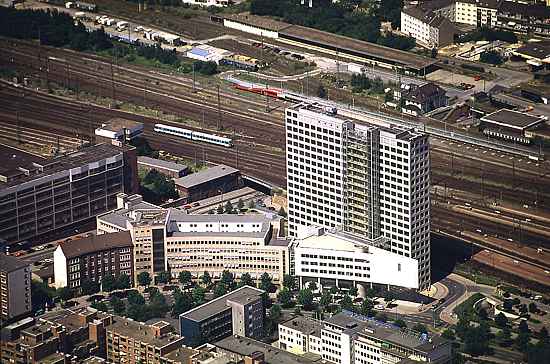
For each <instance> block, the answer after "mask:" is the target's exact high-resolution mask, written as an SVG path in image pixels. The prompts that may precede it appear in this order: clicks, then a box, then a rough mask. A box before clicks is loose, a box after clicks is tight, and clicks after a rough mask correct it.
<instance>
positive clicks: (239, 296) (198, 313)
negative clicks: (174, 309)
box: [180, 286, 264, 321]
mask: <svg viewBox="0 0 550 364" xmlns="http://www.w3.org/2000/svg"><path fill="white" fill-rule="evenodd" d="M263 293H264V291H263V290H261V289H258V288H254V287H250V286H244V287H241V288H238V289H236V290H234V291H233V292H229V293H227V294H225V295H223V296H221V297H218V298H215V299H213V300H212V301H210V302H207V303H204V304H202V305H200V306H198V307H195V308H193V309H191V310H189V311H187V312H184V313H182V314H181V315H180V319H181V318H182V317H185V318H187V319H189V320H193V321H203V320H205V319H207V318H209V317H212V316H214V315H216V314H218V313H220V312H223V311H225V310H226V309H228V308H229V306H228V305H227V301H232V302H238V303H242V304H245V303H247V302H249V301H251V300H255V299H257V298H259V297H260V296H261V295H262V294H263Z"/></svg>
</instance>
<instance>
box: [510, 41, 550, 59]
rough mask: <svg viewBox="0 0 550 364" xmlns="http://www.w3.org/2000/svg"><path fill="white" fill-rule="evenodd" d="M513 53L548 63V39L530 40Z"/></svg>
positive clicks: (549, 44)
mask: <svg viewBox="0 0 550 364" xmlns="http://www.w3.org/2000/svg"><path fill="white" fill-rule="evenodd" d="M513 53H514V54H517V55H520V56H523V57H528V58H535V59H536V60H539V61H541V62H543V61H544V62H549V63H550V41H541V42H531V43H526V44H524V45H523V46H521V47H519V48H518V49H516V50H515V51H513Z"/></svg>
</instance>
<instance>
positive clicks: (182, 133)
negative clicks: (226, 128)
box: [154, 124, 233, 148]
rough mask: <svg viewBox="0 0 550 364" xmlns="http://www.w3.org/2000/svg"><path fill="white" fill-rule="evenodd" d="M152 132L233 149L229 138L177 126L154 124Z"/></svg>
mask: <svg viewBox="0 0 550 364" xmlns="http://www.w3.org/2000/svg"><path fill="white" fill-rule="evenodd" d="M154 130H155V131H156V132H157V133H163V134H169V135H175V136H179V137H182V138H184V139H188V140H196V141H198V142H204V143H209V144H215V145H220V146H222V147H226V148H231V147H233V140H231V139H230V138H226V137H222V136H218V135H214V134H208V133H202V132H199V131H192V130H188V129H184V128H179V127H177V126H170V125H165V124H155V128H154Z"/></svg>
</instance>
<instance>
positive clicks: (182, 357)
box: [163, 347, 198, 363]
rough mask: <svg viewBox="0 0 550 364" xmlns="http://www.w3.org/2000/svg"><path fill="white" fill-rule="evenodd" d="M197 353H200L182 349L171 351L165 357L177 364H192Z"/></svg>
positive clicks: (185, 348)
mask: <svg viewBox="0 0 550 364" xmlns="http://www.w3.org/2000/svg"><path fill="white" fill-rule="evenodd" d="M197 353H198V351H197V350H195V349H191V348H187V347H181V348H177V349H176V350H173V351H171V352H170V353H168V354H165V355H163V357H164V358H166V359H168V360H172V361H174V362H176V363H188V362H191V361H190V359H191V357H192V356H194V355H196V354H197Z"/></svg>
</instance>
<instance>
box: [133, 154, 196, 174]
mask: <svg viewBox="0 0 550 364" xmlns="http://www.w3.org/2000/svg"><path fill="white" fill-rule="evenodd" d="M137 163H138V168H139V169H140V170H142V169H143V170H145V171H150V170H152V169H154V170H156V171H157V172H159V173H162V174H164V175H165V176H167V177H169V178H179V177H183V176H185V175H186V174H187V172H188V171H189V168H188V167H187V166H186V165H183V164H179V163H174V162H170V161H164V160H162V159H155V158H150V157H143V156H140V157H138V160H137Z"/></svg>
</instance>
